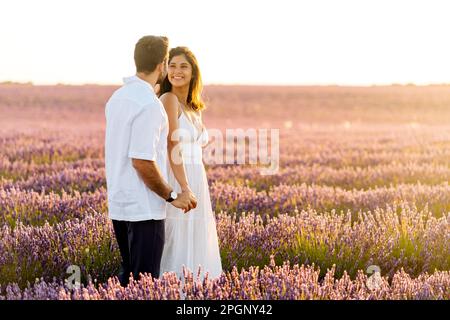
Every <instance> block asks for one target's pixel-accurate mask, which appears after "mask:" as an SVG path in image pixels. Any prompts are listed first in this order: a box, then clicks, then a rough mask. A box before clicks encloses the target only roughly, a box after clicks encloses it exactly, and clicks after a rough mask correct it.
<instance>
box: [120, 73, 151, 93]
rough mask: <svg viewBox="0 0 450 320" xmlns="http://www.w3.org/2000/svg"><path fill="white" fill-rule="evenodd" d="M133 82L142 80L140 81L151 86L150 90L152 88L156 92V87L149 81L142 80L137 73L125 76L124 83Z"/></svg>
mask: <svg viewBox="0 0 450 320" xmlns="http://www.w3.org/2000/svg"><path fill="white" fill-rule="evenodd" d="M132 82H140V83H142V84H144V85H146V86H148V87H149V88H150V90H152V92H155V89H153V87H152V85H151V84H150V83H148V82H147V81H144V80H142V79H141V78H139V77H138V76H137V75H134V76H131V77H124V78H123V83H124V84H129V83H132Z"/></svg>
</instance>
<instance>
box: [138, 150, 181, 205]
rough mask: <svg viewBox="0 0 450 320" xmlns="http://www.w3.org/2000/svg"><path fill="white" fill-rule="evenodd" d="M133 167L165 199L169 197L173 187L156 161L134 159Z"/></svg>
mask: <svg viewBox="0 0 450 320" xmlns="http://www.w3.org/2000/svg"><path fill="white" fill-rule="evenodd" d="M132 162H133V167H134V168H135V169H136V171H137V172H138V174H139V176H140V177H141V179H142V180H143V181H144V183H145V185H146V186H147V187H148V188H149V189H150V190H152V191H153V192H155V193H156V194H157V195H158V196H160V197H161V198H163V199H164V200H165V199H167V198H169V196H170V192H171V191H172V189H171V188H170V186H169V184H168V183H167V182H166V181H165V180H164V178H163V176H162V175H161V171H160V170H159V168H158V165H157V164H156V162H155V161H150V160H141V159H132Z"/></svg>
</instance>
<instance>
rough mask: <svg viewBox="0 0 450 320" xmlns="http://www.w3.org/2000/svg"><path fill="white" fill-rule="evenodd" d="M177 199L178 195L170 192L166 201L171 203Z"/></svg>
mask: <svg viewBox="0 0 450 320" xmlns="http://www.w3.org/2000/svg"><path fill="white" fill-rule="evenodd" d="M177 197H178V193H176V192H175V191H173V190H172V191H171V192H170V195H169V198H167V199H166V201H167V202H172V201H173V200H175V199H176V198H177Z"/></svg>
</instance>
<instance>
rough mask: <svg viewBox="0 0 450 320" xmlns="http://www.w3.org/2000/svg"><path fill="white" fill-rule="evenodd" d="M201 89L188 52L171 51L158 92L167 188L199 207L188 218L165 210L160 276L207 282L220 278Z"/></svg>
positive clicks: (220, 271)
mask: <svg viewBox="0 0 450 320" xmlns="http://www.w3.org/2000/svg"><path fill="white" fill-rule="evenodd" d="M202 89H203V87H202V79H201V74H200V69H199V66H198V63H197V59H196V58H195V56H194V55H193V54H192V52H191V51H190V50H189V49H188V48H186V47H177V48H173V49H171V50H170V52H169V68H168V73H167V76H166V77H165V79H164V80H163V83H162V84H161V89H160V90H161V91H160V93H161V96H160V100H161V101H162V103H163V104H164V108H165V109H166V112H167V116H168V119H169V135H168V150H167V151H168V155H169V156H168V182H169V184H170V185H171V186H173V187H174V189H175V191H176V192H192V193H193V194H194V195H195V196H196V197H197V207H196V208H194V209H192V210H191V211H189V212H187V213H184V212H183V211H182V210H180V209H177V208H175V207H173V206H168V207H167V218H166V221H165V245H164V251H163V256H162V260H161V274H163V273H164V272H171V271H172V272H176V274H177V275H178V276H179V277H181V278H182V279H183V276H182V275H183V266H185V267H186V268H187V269H189V270H190V271H192V272H194V274H196V273H197V272H198V271H199V267H201V274H202V275H203V276H204V275H205V274H206V272H208V274H209V277H210V278H215V277H218V276H219V275H220V274H221V273H222V262H221V259H220V251H219V244H218V239H217V230H216V221H215V217H214V214H213V211H212V207H211V199H210V194H209V189H208V181H207V178H206V172H205V168H204V165H203V162H202V147H203V146H205V145H206V144H207V143H208V139H209V138H208V132H207V131H206V128H205V126H204V125H203V123H202V110H203V109H204V107H205V106H204V103H203V101H202V99H201V92H202ZM180 155H181V157H180Z"/></svg>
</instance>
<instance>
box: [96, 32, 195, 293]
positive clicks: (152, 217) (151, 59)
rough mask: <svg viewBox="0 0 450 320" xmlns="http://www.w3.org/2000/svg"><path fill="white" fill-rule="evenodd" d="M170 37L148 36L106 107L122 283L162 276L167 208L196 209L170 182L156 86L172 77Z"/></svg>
mask: <svg viewBox="0 0 450 320" xmlns="http://www.w3.org/2000/svg"><path fill="white" fill-rule="evenodd" d="M168 45H169V44H168V39H167V38H166V37H156V36H145V37H143V38H141V39H140V40H139V41H138V42H137V44H136V47H135V51H134V60H135V64H136V75H134V76H132V77H128V78H124V85H123V86H122V87H121V88H119V89H118V90H116V91H115V92H114V94H113V95H112V96H111V98H110V99H109V101H108V102H107V104H106V108H105V115H106V137H105V165H106V182H107V190H108V211H109V217H110V218H111V219H112V223H113V227H114V232H115V235H116V239H117V242H118V244H119V249H120V254H121V256H122V270H121V273H120V274H119V280H120V283H121V285H122V286H126V285H127V284H128V279H129V276H130V273H132V274H133V277H134V278H135V279H138V277H139V274H140V273H150V274H151V275H152V276H153V277H159V272H160V262H161V255H162V252H163V248H164V237H165V235H164V219H165V217H166V204H167V203H170V205H173V206H175V207H177V208H181V209H183V210H184V212H185V213H186V212H188V211H189V210H191V209H193V208H195V207H196V205H197V202H196V199H195V196H194V195H193V194H192V193H190V192H189V191H185V192H183V193H180V194H177V193H175V192H173V189H172V188H171V187H170V186H169V185H168V184H167V182H166V181H167V169H166V165H167V135H168V120H167V114H166V112H165V109H164V107H163V105H162V103H161V102H160V101H159V99H158V98H157V96H156V94H155V89H154V87H155V86H156V84H157V83H158V82H160V81H161V80H162V79H163V78H164V77H165V75H166V73H167V60H168V48H169V47H168Z"/></svg>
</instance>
